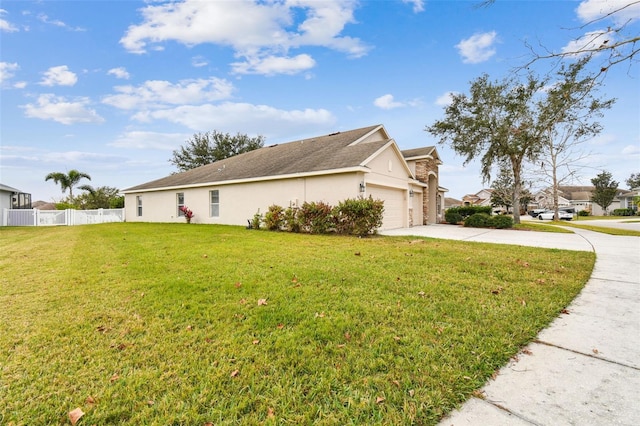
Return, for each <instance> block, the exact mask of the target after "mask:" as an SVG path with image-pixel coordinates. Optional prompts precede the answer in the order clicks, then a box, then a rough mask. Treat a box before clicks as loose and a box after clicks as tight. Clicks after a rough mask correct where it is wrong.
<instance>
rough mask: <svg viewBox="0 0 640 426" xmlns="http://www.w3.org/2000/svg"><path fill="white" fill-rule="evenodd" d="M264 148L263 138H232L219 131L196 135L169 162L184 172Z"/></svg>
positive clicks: (237, 136)
mask: <svg viewBox="0 0 640 426" xmlns="http://www.w3.org/2000/svg"><path fill="white" fill-rule="evenodd" d="M263 146H264V137H263V136H256V137H249V136H247V135H244V134H241V133H238V134H236V135H235V136H232V135H231V134H229V133H221V132H218V131H217V130H213V131H211V132H205V133H195V134H194V135H193V136H192V138H191V139H189V140H187V141H186V143H185V145H183V146H181V147H180V148H179V149H177V150H175V151H173V156H172V158H171V159H170V160H169V162H170V163H171V164H173V165H174V166H176V167H177V168H178V171H180V172H184V171H187V170H191V169H195V168H196V167H200V166H204V165H206V164H211V163H214V162H216V161H219V160H223V159H225V158H229V157H233V156H234V155H238V154H242V153H245V152H249V151H253V150H254V149H258V148H262V147H263Z"/></svg>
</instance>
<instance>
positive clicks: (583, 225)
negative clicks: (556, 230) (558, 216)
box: [545, 220, 640, 237]
mask: <svg viewBox="0 0 640 426" xmlns="http://www.w3.org/2000/svg"><path fill="white" fill-rule="evenodd" d="M545 223H546V224H547V225H549V227H554V225H560V226H566V227H570V228H580V229H586V230H588V231H594V232H601V233H603V234H608V235H622V236H627V237H640V231H634V230H632V229H621V228H611V227H608V226H606V225H604V226H603V225H601V224H597V225H593V224H589V222H588V221H580V222H579V223H576V222H573V221H566V220H561V221H547V222H545Z"/></svg>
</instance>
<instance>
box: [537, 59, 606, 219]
mask: <svg viewBox="0 0 640 426" xmlns="http://www.w3.org/2000/svg"><path fill="white" fill-rule="evenodd" d="M586 65H587V59H583V60H580V61H577V62H574V63H571V64H569V65H566V64H563V65H562V66H561V67H560V70H559V71H558V72H557V75H556V81H550V84H549V85H548V88H547V89H546V95H545V96H542V97H541V99H540V101H539V105H538V110H539V111H540V112H541V115H540V124H541V125H542V126H543V133H542V151H541V155H540V160H541V161H540V164H539V168H538V167H536V173H537V174H538V176H540V173H539V172H542V174H541V176H542V179H541V180H543V181H544V182H545V183H546V184H549V185H550V186H551V193H552V197H553V210H554V211H555V219H556V220H557V219H558V210H559V207H558V198H559V191H558V187H559V186H560V185H562V184H564V183H565V182H567V181H571V180H572V179H573V178H574V177H575V175H576V174H577V172H578V171H579V170H580V167H579V164H580V160H581V159H583V158H585V157H587V153H585V152H584V151H583V150H582V149H581V147H580V145H581V144H582V143H583V142H586V141H587V140H589V139H591V138H592V137H593V136H595V135H597V134H599V133H600V132H601V130H602V126H601V125H600V123H599V122H598V121H596V119H597V118H598V117H602V116H603V111H604V110H607V109H609V108H611V106H612V105H613V103H614V102H615V100H614V99H604V100H603V99H602V98H599V97H597V96H596V93H597V90H598V89H599V87H600V85H601V83H600V82H598V81H597V79H596V77H595V76H594V75H591V74H588V73H586V71H585V66H586Z"/></svg>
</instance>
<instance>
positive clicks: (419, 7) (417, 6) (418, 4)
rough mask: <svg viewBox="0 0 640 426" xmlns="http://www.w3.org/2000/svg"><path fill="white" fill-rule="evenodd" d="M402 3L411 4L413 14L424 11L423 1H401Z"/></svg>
mask: <svg viewBox="0 0 640 426" xmlns="http://www.w3.org/2000/svg"><path fill="white" fill-rule="evenodd" d="M402 3H408V4H412V5H413V12H414V13H418V12H423V11H424V0H402Z"/></svg>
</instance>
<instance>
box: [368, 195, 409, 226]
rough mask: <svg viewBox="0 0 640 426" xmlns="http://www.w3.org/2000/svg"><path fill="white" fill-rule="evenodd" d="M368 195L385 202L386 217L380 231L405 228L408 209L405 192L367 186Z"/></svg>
mask: <svg viewBox="0 0 640 426" xmlns="http://www.w3.org/2000/svg"><path fill="white" fill-rule="evenodd" d="M367 193H368V194H369V195H371V196H372V197H373V199H374V200H376V199H380V200H383V201H384V217H383V219H382V226H381V227H380V230H384V229H396V228H403V227H404V226H405V216H406V215H407V209H406V208H405V205H404V191H402V190H401V189H393V188H385V187H382V186H376V185H367Z"/></svg>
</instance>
